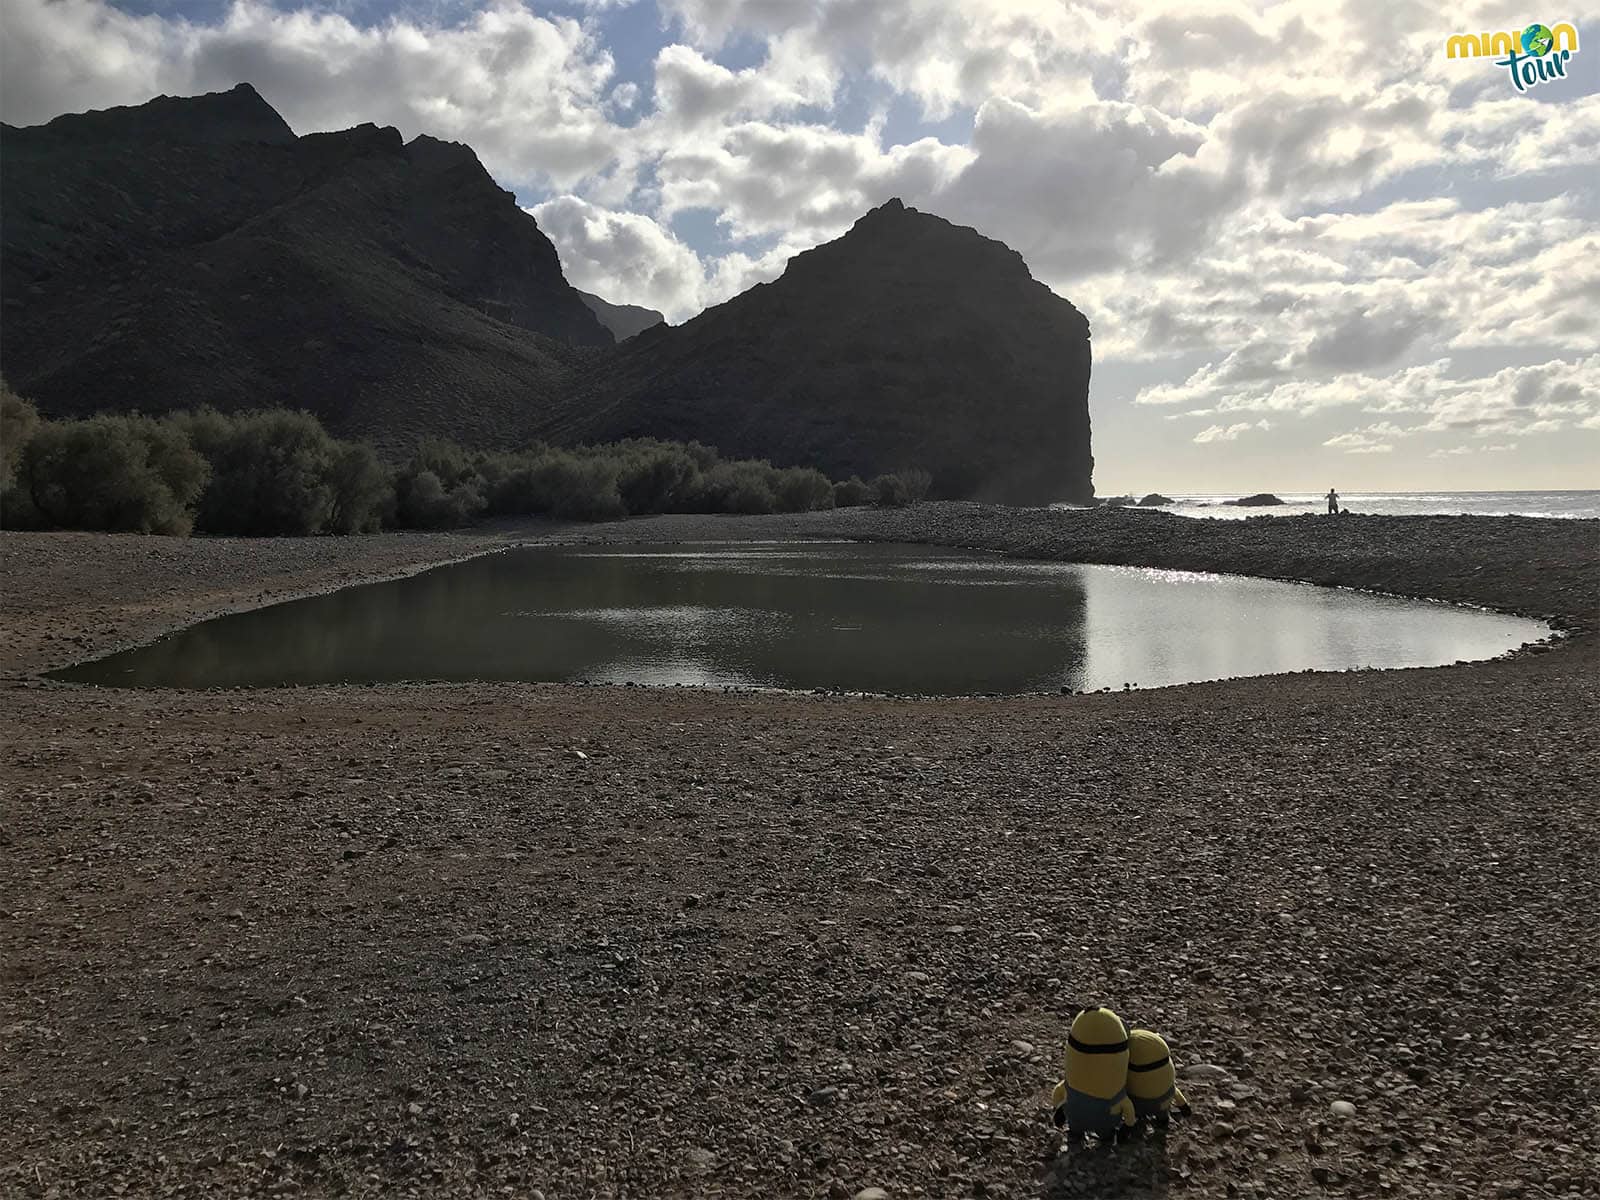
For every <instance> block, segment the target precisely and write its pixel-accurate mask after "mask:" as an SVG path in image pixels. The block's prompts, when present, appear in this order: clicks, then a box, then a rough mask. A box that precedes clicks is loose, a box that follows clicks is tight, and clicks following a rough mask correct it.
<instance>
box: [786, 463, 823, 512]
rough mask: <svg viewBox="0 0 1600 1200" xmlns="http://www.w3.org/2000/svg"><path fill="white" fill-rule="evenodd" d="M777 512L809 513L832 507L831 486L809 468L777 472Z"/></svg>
mask: <svg viewBox="0 0 1600 1200" xmlns="http://www.w3.org/2000/svg"><path fill="white" fill-rule="evenodd" d="M776 491H777V496H778V510H779V511H780V512H811V511H813V510H814V509H819V508H832V507H833V484H832V483H830V482H829V481H828V477H827V476H826V475H824V474H823V473H822V472H821V471H818V470H814V469H813V468H811V467H789V468H787V469H785V470H782V471H779V472H778V483H777V488H776Z"/></svg>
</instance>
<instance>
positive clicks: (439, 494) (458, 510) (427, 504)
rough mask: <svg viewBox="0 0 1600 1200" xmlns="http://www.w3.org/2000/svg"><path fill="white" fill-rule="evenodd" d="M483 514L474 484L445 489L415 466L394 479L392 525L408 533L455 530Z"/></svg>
mask: <svg viewBox="0 0 1600 1200" xmlns="http://www.w3.org/2000/svg"><path fill="white" fill-rule="evenodd" d="M483 510H484V500H483V493H481V492H480V491H479V490H478V488H477V482H476V480H472V481H468V482H463V483H458V484H456V485H455V486H454V487H452V488H446V487H445V486H444V482H443V481H442V480H441V479H440V478H439V476H437V475H436V474H434V473H433V472H432V471H430V470H428V469H427V468H426V467H421V468H419V467H418V466H417V464H416V463H414V462H413V463H412V464H411V466H409V467H408V468H406V470H404V471H402V472H401V473H400V475H399V476H397V477H396V479H395V489H394V519H395V521H394V523H395V524H398V525H400V526H402V527H404V528H407V529H455V528H457V527H458V526H461V525H465V524H466V523H467V522H469V521H471V520H472V519H473V518H475V517H476V516H478V515H479V514H480V513H481V512H483Z"/></svg>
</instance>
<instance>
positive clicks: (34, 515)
mask: <svg viewBox="0 0 1600 1200" xmlns="http://www.w3.org/2000/svg"><path fill="white" fill-rule="evenodd" d="M206 476H207V468H206V463H205V460H204V459H203V458H201V457H200V455H199V454H197V453H196V452H195V450H194V448H193V447H192V446H191V445H190V444H189V441H188V439H187V438H186V437H185V436H184V435H183V432H182V431H181V430H180V429H178V428H177V427H175V426H174V425H172V424H171V423H169V422H165V421H154V420H151V419H150V418H148V417H111V416H100V417H91V418H89V419H88V420H85V421H55V422H46V423H43V424H41V425H40V426H39V427H38V428H37V430H35V432H34V434H33V436H32V437H31V438H30V439H29V440H28V442H27V444H26V445H25V446H24V447H23V450H22V454H21V459H20V462H19V463H18V471H17V487H16V492H17V493H18V494H19V495H20V497H21V501H22V502H21V503H20V504H19V505H17V508H18V509H20V510H21V511H20V512H15V511H13V510H12V509H11V507H10V506H8V512H7V518H8V519H7V523H8V524H11V523H13V521H15V522H16V523H17V524H34V525H47V526H59V527H65V528H68V529H104V530H110V531H113V532H119V533H169V534H179V535H182V534H187V533H188V532H189V529H190V526H191V524H192V522H193V516H192V513H191V511H190V506H191V505H192V504H193V503H194V500H195V497H196V496H198V495H199V494H200V491H201V489H202V488H203V487H204V486H205V483H206ZM18 518H20V519H18Z"/></svg>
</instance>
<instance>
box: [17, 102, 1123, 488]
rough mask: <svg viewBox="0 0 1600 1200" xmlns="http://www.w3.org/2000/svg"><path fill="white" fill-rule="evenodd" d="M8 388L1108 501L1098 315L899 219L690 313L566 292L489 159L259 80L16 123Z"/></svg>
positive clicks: (1012, 258)
mask: <svg viewBox="0 0 1600 1200" xmlns="http://www.w3.org/2000/svg"><path fill="white" fill-rule="evenodd" d="M0 154H3V156H4V158H5V161H6V164H7V170H6V171H5V172H4V173H3V174H0V300H3V305H4V308H3V312H4V318H5V322H6V326H7V337H6V338H5V339H4V341H3V342H0V371H3V372H4V374H5V375H6V377H7V379H8V381H9V382H10V383H11V384H12V386H14V387H15V388H17V389H18V390H20V391H22V392H24V393H25V394H29V395H31V396H33V397H34V398H35V399H36V400H37V401H38V402H39V403H40V405H41V408H42V409H43V410H44V411H45V412H47V413H50V414H52V415H58V416H63V415H76V414H81V413H87V412H92V411H97V410H102V409H109V410H127V409H139V410H142V411H145V412H160V411H164V410H167V409H178V408H189V407H196V406H200V405H206V404H209V405H212V406H214V407H217V408H221V409H224V410H238V409H246V408H260V407H267V406H273V405H283V406H287V407H292V408H305V409H307V410H308V411H311V412H313V413H315V414H316V415H317V416H319V417H320V418H322V419H323V421H324V422H325V423H326V424H327V425H328V427H329V428H330V429H331V430H332V431H333V432H335V433H337V434H340V435H342V436H358V437H364V438H366V439H368V440H371V441H373V442H374V444H376V445H377V446H378V447H379V448H380V449H382V450H384V451H386V452H387V453H390V454H391V455H400V454H404V453H406V452H408V451H409V450H410V448H411V447H412V446H413V445H414V444H415V442H416V441H417V439H419V438H421V437H425V436H442V437H448V438H451V439H453V440H456V441H459V442H461V443H463V444H465V445H468V446H473V447H480V448H485V449H494V448H510V447H513V446H516V445H520V444H523V443H525V442H526V441H527V440H529V439H530V438H535V437H542V438H545V439H548V440H553V441H557V442H566V443H570V442H576V441H585V440H601V439H613V438H619V437H629V436H653V437H668V438H683V439H689V438H694V439H698V440H701V441H705V442H708V443H710V444H713V445H716V446H718V447H719V449H722V450H723V451H724V452H725V453H729V454H737V455H748V456H755V457H764V458H770V459H772V460H773V461H774V462H775V463H777V464H779V465H806V466H819V467H822V468H823V469H825V470H828V471H829V472H830V473H832V474H835V475H846V474H852V473H859V474H862V475H871V474H876V473H879V472H882V471H889V470H896V469H899V468H902V467H922V468H925V469H927V470H929V471H931V472H932V473H933V475H934V481H935V482H934V488H935V493H936V494H939V495H948V496H982V497H986V498H994V499H1007V500H1015V501H1020V502H1038V501H1042V500H1051V499H1080V498H1083V499H1086V498H1088V497H1089V496H1090V495H1092V484H1091V482H1090V472H1091V471H1092V465H1093V460H1092V458H1091V457H1090V454H1089V433H1090V430H1089V413H1088V403H1087V394H1088V380H1089V370H1090V353H1089V330H1088V323H1087V321H1086V320H1084V318H1083V316H1082V314H1081V313H1079V312H1078V311H1077V309H1075V308H1074V307H1073V306H1072V305H1071V304H1070V303H1069V302H1067V301H1066V300H1064V299H1062V298H1060V297H1058V296H1056V295H1055V294H1054V293H1053V292H1051V291H1050V289H1049V288H1047V287H1046V286H1045V285H1044V284H1042V283H1040V282H1038V281H1037V280H1035V279H1033V277H1032V275H1031V273H1030V272H1029V271H1028V268H1027V264H1026V263H1025V262H1024V260H1023V258H1022V256H1021V255H1020V254H1018V253H1017V252H1016V251H1015V250H1013V249H1011V248H1009V247H1007V246H1005V245H1004V244H1003V243H1001V242H998V241H995V240H994V239H990V238H987V237H984V236H983V235H982V234H980V233H978V232H977V231H975V230H972V229H970V228H967V227H964V226H957V225H954V224H952V223H950V222H948V221H946V220H944V219H943V218H940V217H937V216H933V215H932V214H927V213H921V212H918V211H917V210H916V209H913V208H907V207H906V206H905V205H904V204H903V203H902V202H901V201H899V200H892V201H889V202H888V203H886V204H883V205H880V206H879V207H878V208H875V209H873V210H871V211H869V212H868V213H866V214H864V215H863V216H862V217H861V219H860V220H858V221H857V222H856V223H855V225H854V226H853V227H852V228H851V230H850V231H848V232H847V233H846V234H844V235H843V236H842V237H840V238H838V239H835V240H834V241H832V242H828V243H824V244H823V245H820V246H816V247H813V248H812V249H810V250H807V251H804V252H802V253H800V254H797V255H795V256H794V258H792V259H791V260H790V261H789V263H788V265H787V267H786V269H785V271H784V273H783V275H782V276H780V278H779V279H777V280H774V281H772V282H771V283H766V284H760V285H757V286H756V287H754V288H751V289H750V290H748V291H747V292H744V293H742V294H740V295H739V296H736V297H733V298H732V299H730V300H728V301H726V302H724V303H723V304H720V305H717V306H714V307H713V308H710V309H707V310H706V311H705V312H702V313H700V314H698V315H697V316H696V317H694V318H693V319H691V320H690V321H687V322H685V323H684V324H683V325H681V326H667V325H665V324H664V323H658V322H659V317H660V314H658V313H655V312H654V311H653V310H649V309H643V308H640V307H638V306H629V305H613V304H610V303H608V302H606V301H604V300H601V299H600V298H599V297H594V296H589V295H586V294H585V293H581V292H579V291H578V290H577V289H576V288H574V287H573V286H572V285H571V283H570V282H569V281H568V280H567V279H566V277H565V274H564V273H563V271H562V268H561V263H560V258H559V255H558V254H557V251H556V248H555V246H554V245H553V244H552V243H551V242H550V240H549V238H548V237H546V236H545V234H544V232H543V231H542V230H541V229H540V228H539V226H538V224H537V222H536V220H535V219H534V217H533V216H532V215H531V214H529V213H527V212H526V211H524V210H523V209H521V208H520V207H518V205H517V202H516V198H515V197H514V196H513V195H512V193H510V192H508V191H506V190H505V189H503V188H501V187H500V186H499V185H498V184H497V183H496V182H495V181H494V179H493V178H492V177H491V176H490V175H489V173H488V172H487V171H486V170H485V169H484V167H483V165H482V163H481V162H480V161H479V160H478V157H477V155H476V154H475V153H474V152H473V150H472V149H471V147H469V146H466V145H464V144H461V143H456V142H448V141H443V140H440V139H437V138H433V137H430V136H428V135H420V136H418V137H416V138H413V139H412V140H411V141H410V142H406V141H405V140H404V139H403V138H402V137H401V135H400V133H399V131H398V130H395V129H393V128H392V127H380V126H377V125H373V124H365V125H358V126H356V127H354V128H352V129H346V130H341V131H337V132H330V133H316V134H307V135H303V136H296V135H295V134H294V132H293V131H292V130H291V129H290V128H289V126H288V125H287V124H286V123H285V122H284V121H283V120H282V118H281V117H280V116H279V115H278V114H277V113H276V112H275V111H274V110H273V109H272V107H271V106H270V105H269V104H268V103H267V102H266V101H265V100H264V99H263V98H262V97H261V96H260V94H259V93H258V92H256V91H255V89H254V88H252V87H250V86H249V85H248V84H242V85H240V86H239V87H236V88H233V89H230V90H229V91H227V92H219V93H211V94H208V95H206V96H202V97H193V98H188V99H183V98H173V97H158V98H157V99H156V100H153V101H151V102H149V103H148V104H146V105H140V106H132V107H129V108H123V109H108V110H103V111H101V112H98V113H86V114H69V115H67V116H63V117H58V118H56V119H55V120H53V121H50V122H48V123H46V124H44V125H39V126H31V127H26V128H21V129H19V128H15V127H12V126H0Z"/></svg>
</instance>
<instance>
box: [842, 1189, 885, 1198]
mask: <svg viewBox="0 0 1600 1200" xmlns="http://www.w3.org/2000/svg"><path fill="white" fill-rule="evenodd" d="M851 1200H889V1193H888V1192H886V1191H884V1190H883V1189H882V1188H881V1187H864V1188H862V1189H861V1190H860V1191H859V1192H857V1193H856V1194H855V1195H854V1196H852V1197H851Z"/></svg>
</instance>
